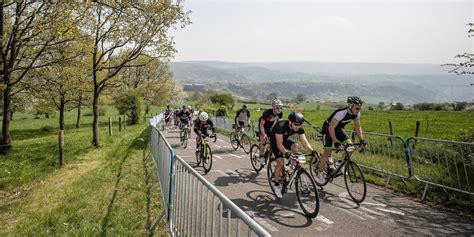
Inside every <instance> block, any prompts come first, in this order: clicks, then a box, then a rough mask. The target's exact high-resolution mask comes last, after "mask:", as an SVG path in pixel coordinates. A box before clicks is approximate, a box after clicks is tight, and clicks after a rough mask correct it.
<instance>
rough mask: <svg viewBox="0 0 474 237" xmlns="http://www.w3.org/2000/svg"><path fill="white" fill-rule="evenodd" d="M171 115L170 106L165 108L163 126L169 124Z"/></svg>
mask: <svg viewBox="0 0 474 237" xmlns="http://www.w3.org/2000/svg"><path fill="white" fill-rule="evenodd" d="M172 114H173V111H172V110H171V109H170V106H169V105H167V106H166V110H165V124H166V125H168V123H170V122H171V115H172Z"/></svg>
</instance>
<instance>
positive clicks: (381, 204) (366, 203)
mask: <svg viewBox="0 0 474 237" xmlns="http://www.w3.org/2000/svg"><path fill="white" fill-rule="evenodd" d="M361 204H363V205H370V206H379V207H386V206H387V205H385V204H383V203H373V202H365V201H364V202H363V203H361Z"/></svg>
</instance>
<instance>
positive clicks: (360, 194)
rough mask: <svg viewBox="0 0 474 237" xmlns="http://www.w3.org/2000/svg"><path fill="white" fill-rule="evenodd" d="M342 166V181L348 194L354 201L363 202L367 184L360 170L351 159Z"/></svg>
mask: <svg viewBox="0 0 474 237" xmlns="http://www.w3.org/2000/svg"><path fill="white" fill-rule="evenodd" d="M344 168H345V170H344V182H345V184H346V188H347V192H348V193H349V196H351V198H352V200H354V202H356V203H361V202H363V201H364V199H365V196H366V195H367V185H366V183H365V178H364V174H363V173H362V170H361V169H360V167H359V165H357V164H356V163H355V162H353V161H349V162H347V164H346V167H344Z"/></svg>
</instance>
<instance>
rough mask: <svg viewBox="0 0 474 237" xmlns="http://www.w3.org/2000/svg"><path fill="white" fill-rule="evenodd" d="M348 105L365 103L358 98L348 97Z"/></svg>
mask: <svg viewBox="0 0 474 237" xmlns="http://www.w3.org/2000/svg"><path fill="white" fill-rule="evenodd" d="M347 103H348V104H353V105H362V104H363V103H364V101H363V100H362V99H361V98H359V97H358V96H349V97H347Z"/></svg>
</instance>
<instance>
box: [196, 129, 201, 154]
mask: <svg viewBox="0 0 474 237" xmlns="http://www.w3.org/2000/svg"><path fill="white" fill-rule="evenodd" d="M200 145H201V136H200V135H199V134H197V133H196V154H197V153H198V152H199V146H200Z"/></svg>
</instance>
